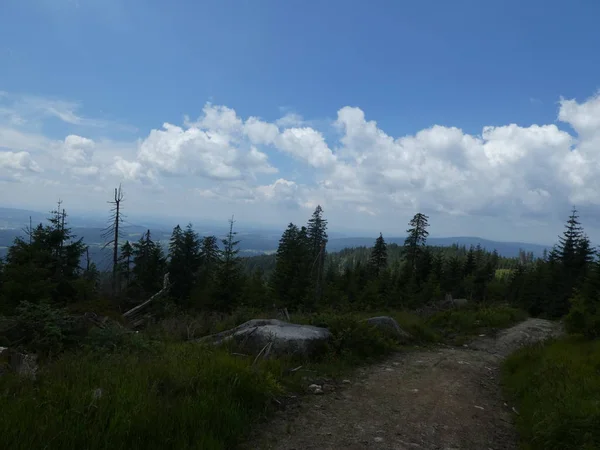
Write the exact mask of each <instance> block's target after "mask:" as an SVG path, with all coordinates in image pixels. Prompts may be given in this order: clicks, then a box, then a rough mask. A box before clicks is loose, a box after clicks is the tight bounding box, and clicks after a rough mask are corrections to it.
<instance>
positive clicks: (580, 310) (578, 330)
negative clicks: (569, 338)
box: [565, 294, 600, 339]
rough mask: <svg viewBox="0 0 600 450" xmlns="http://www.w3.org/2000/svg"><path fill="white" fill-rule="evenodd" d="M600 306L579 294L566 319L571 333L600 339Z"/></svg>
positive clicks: (572, 301) (572, 302)
mask: <svg viewBox="0 0 600 450" xmlns="http://www.w3.org/2000/svg"><path fill="white" fill-rule="evenodd" d="M599 306H600V305H599V304H598V302H596V301H595V299H594V300H591V299H589V298H586V297H584V296H583V295H581V294H579V295H576V296H575V297H574V298H573V299H572V300H571V310H570V311H569V314H568V315H567V316H566V317H565V326H566V329H567V331H568V332H569V333H574V334H583V335H584V336H585V337H587V338H591V339H594V338H598V337H600V307H599Z"/></svg>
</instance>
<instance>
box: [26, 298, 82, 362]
mask: <svg viewBox="0 0 600 450" xmlns="http://www.w3.org/2000/svg"><path fill="white" fill-rule="evenodd" d="M16 312H17V316H16V326H15V328H16V331H15V332H16V333H17V334H18V335H19V336H20V338H19V343H20V345H22V346H23V347H25V348H26V349H27V350H28V351H32V352H35V353H39V354H41V355H56V354H58V353H60V352H62V351H63V350H64V348H65V347H69V346H72V345H74V344H76V342H77V340H78V338H79V337H80V336H78V332H79V331H81V330H78V329H77V323H76V321H75V319H74V318H73V316H71V315H69V314H68V313H67V311H66V310H65V309H60V308H56V307H53V306H51V305H50V304H48V303H45V302H42V303H30V302H26V301H24V302H21V303H20V304H19V306H18V307H17V310H16Z"/></svg>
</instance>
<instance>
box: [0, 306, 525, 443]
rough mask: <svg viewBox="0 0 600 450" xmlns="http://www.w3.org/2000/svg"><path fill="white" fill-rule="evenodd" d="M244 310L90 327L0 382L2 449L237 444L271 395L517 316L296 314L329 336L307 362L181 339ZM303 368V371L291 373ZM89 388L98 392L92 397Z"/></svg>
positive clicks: (506, 311)
mask: <svg viewBox="0 0 600 450" xmlns="http://www.w3.org/2000/svg"><path fill="white" fill-rule="evenodd" d="M377 315H390V316H393V317H394V318H395V319H396V320H397V321H398V323H399V324H400V326H401V327H402V328H403V329H404V330H406V331H407V332H409V333H410V334H411V335H412V336H413V337H414V339H413V340H412V341H411V342H408V343H407V342H398V341H397V340H394V339H393V338H392V337H391V336H390V335H388V334H386V333H385V332H382V331H381V330H379V329H377V328H376V327H374V326H372V325H370V324H368V323H365V322H363V321H362V320H363V319H365V318H367V317H373V316H377ZM251 316H254V317H256V313H254V312H248V311H240V312H237V313H236V314H233V315H231V316H228V317H224V318H220V321H219V322H214V321H213V320H212V319H214V318H208V317H206V318H203V317H193V316H188V315H179V316H175V317H169V318H168V319H166V320H165V321H164V326H162V327H161V326H157V327H155V328H154V329H151V330H148V332H147V333H139V334H128V333H124V332H123V330H121V329H120V328H118V327H109V328H107V329H104V330H96V331H95V332H93V333H91V334H90V335H89V336H88V337H87V338H86V339H85V340H84V341H83V342H81V344H80V349H79V350H77V351H74V352H67V353H65V354H63V355H62V356H60V357H59V358H58V359H55V360H53V361H51V362H48V363H46V364H44V365H43V366H42V367H41V368H40V371H39V374H38V378H37V380H36V381H31V380H24V379H17V378H15V377H11V376H2V377H0V441H1V442H2V444H3V447H6V448H11V449H15V450H18V449H23V450H25V449H30V448H45V449H48V450H53V449H65V448H86V449H91V450H100V449H102V450H104V449H115V450H118V449H127V450H134V449H138V448H144V449H159V448H177V449H184V450H186V449H207V450H211V449H230V448H234V447H235V446H236V444H237V443H238V442H240V440H243V438H244V437H245V436H247V433H248V432H249V430H250V429H251V427H252V426H253V425H254V424H255V423H256V422H257V421H258V420H261V418H265V417H267V416H268V414H269V413H270V412H271V410H272V409H273V405H274V404H275V403H277V402H275V401H274V400H276V399H278V398H280V396H281V395H283V394H284V393H286V392H289V391H294V392H298V391H301V390H302V388H303V387H305V386H306V385H307V384H310V382H312V380H313V379H318V378H321V377H332V378H339V377H341V376H342V375H346V374H347V373H348V372H349V371H350V370H351V369H352V368H354V367H356V366H357V365H361V364H365V363H369V362H374V361H377V360H380V359H382V358H384V357H385V356H387V355H388V354H389V353H390V352H393V351H397V350H401V349H403V348H406V347H405V345H407V344H408V345H411V344H427V343H431V342H438V341H439V340H440V339H445V336H446V334H447V333H453V332H457V333H463V334H464V333H466V334H468V333H472V332H474V331H476V330H479V329H480V327H481V326H491V327H503V326H508V325H510V324H512V323H513V321H515V320H517V318H518V317H520V316H519V314H518V312H516V310H512V309H510V308H490V309H484V310H457V311H452V312H445V313H440V314H439V315H436V316H434V317H433V318H431V319H429V320H424V319H422V318H420V317H419V316H417V315H414V314H411V313H409V312H405V311H389V312H385V313H384V312H379V313H369V314H367V313H352V314H338V313H336V312H329V313H319V314H312V315H298V316H293V317H292V321H293V322H297V323H310V324H313V325H318V326H325V327H327V328H329V330H330V331H331V332H332V335H333V337H332V340H331V342H330V343H329V345H328V346H327V347H326V348H325V351H324V353H322V354H321V355H319V356H318V357H316V358H313V359H312V360H310V361H307V360H299V359H294V358H281V359H270V360H266V361H265V360H259V361H258V362H257V363H256V364H254V357H252V356H238V355H233V354H231V350H232V349H230V348H219V349H217V348H208V347H205V346H201V345H199V344H197V343H193V342H185V340H186V339H188V338H189V336H188V334H189V330H190V329H191V328H193V327H195V326H197V327H198V333H201V334H203V333H206V332H214V331H216V330H219V329H224V328H229V327H233V326H235V325H238V324H239V323H241V322H244V321H245V320H247V319H249V318H250V317H251ZM194 337H198V335H197V334H196V335H195V336H194ZM241 353H243V352H241ZM300 365H301V366H302V370H300V371H297V372H293V373H290V371H289V369H292V368H295V367H298V366H300ZM305 377H306V379H303V378H305ZM97 389H101V390H102V395H101V397H100V398H94V395H93V394H94V392H95V391H96V390H97Z"/></svg>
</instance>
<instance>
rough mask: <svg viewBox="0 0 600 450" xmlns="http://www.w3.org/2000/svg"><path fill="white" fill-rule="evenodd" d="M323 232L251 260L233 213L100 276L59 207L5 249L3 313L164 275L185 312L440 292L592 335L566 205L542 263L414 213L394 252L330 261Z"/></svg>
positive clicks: (366, 304)
mask: <svg viewBox="0 0 600 450" xmlns="http://www.w3.org/2000/svg"><path fill="white" fill-rule="evenodd" d="M59 206H60V205H59ZM113 219H114V218H113ZM117 223H118V220H117ZM327 227H328V224H327V219H326V216H325V213H324V211H323V210H322V208H321V207H320V206H318V207H317V208H316V209H315V211H314V212H313V214H312V216H311V217H310V218H308V221H307V223H306V224H299V225H298V224H293V223H290V224H289V225H288V226H287V228H286V229H285V230H284V231H283V233H282V235H281V239H280V241H279V247H278V250H277V253H276V254H275V255H265V256H258V257H250V258H241V257H239V256H238V250H237V245H238V244H239V240H238V239H237V238H236V231H235V221H234V219H233V218H232V219H231V220H230V231H229V233H228V234H227V235H226V236H225V237H224V238H223V239H221V240H222V246H219V245H218V244H219V242H218V241H219V239H218V238H217V237H215V236H203V237H200V236H199V235H198V234H197V233H196V232H195V231H194V228H193V226H192V224H187V225H185V226H184V227H183V228H182V227H181V226H180V225H177V226H176V227H175V228H174V229H173V232H172V235H171V239H170V241H169V243H168V248H163V246H162V245H161V244H160V243H158V242H156V241H154V240H153V237H152V232H151V230H148V231H147V232H145V233H144V234H143V235H142V236H141V237H140V239H139V240H138V241H137V242H129V241H122V240H120V239H118V237H117V240H116V241H115V240H114V239H113V240H112V241H110V242H109V244H110V245H114V243H115V242H116V243H117V245H115V247H116V248H115V250H116V251H115V258H114V261H113V268H112V270H111V271H110V272H109V273H101V272H99V271H98V269H97V268H96V266H95V265H94V264H93V263H90V262H89V259H88V258H86V250H87V247H86V245H85V244H84V241H83V237H81V236H73V235H72V234H71V230H70V229H69V224H68V216H67V214H66V212H65V210H64V209H63V210H55V211H52V213H51V214H50V217H49V219H48V222H47V223H46V224H39V225H37V226H36V227H33V228H32V229H28V228H27V229H26V230H25V235H24V236H22V237H20V238H17V239H16V240H15V242H14V244H13V246H12V247H10V249H9V252H8V255H7V257H6V260H5V261H3V262H2V265H1V266H0V269H1V272H0V273H1V278H0V280H1V284H0V299H1V311H2V312H4V313H5V314H7V315H12V314H14V313H15V312H16V311H17V310H19V309H20V308H21V309H22V308H23V305H31V304H39V305H44V306H46V307H50V308H51V307H60V308H62V307H69V306H70V305H74V304H78V303H81V302H86V301H87V302H90V301H93V300H98V299H101V300H102V301H103V302H104V303H106V304H108V305H111V306H112V307H114V308H115V310H116V311H123V310H125V309H126V308H127V307H130V306H132V305H136V304H139V303H141V302H143V301H144V300H147V299H148V298H149V297H150V296H151V295H153V294H154V293H156V292H158V291H159V290H160V289H161V288H162V286H163V278H164V275H165V274H167V273H168V274H169V292H168V295H167V296H166V297H167V300H165V301H164V302H165V303H169V304H172V305H173V306H174V307H176V308H179V309H181V310H188V311H194V312H203V311H210V312H220V313H231V312H232V311H235V310H236V309H239V308H251V309H256V310H266V309H269V308H271V309H272V308H275V309H282V308H287V309H288V310H289V311H298V312H304V313H309V312H315V311H320V310H326V309H332V308H333V309H336V310H344V311H356V310H382V309H412V310H418V309H419V308H424V307H427V306H428V305H430V304H432V303H435V302H437V301H440V300H442V299H444V298H445V296H446V294H450V295H452V297H453V298H465V299H467V300H468V301H469V302H472V303H474V304H482V305H491V304H498V303H507V304H510V305H512V306H514V307H517V308H520V309H523V310H525V311H527V312H528V313H529V314H530V315H532V316H535V317H537V316H540V317H547V318H560V317H563V316H567V315H568V317H569V323H571V322H572V323H573V326H574V327H577V328H579V329H580V330H581V331H582V332H583V331H585V333H587V334H590V335H595V334H596V333H597V332H598V331H597V326H598V325H596V324H595V322H594V321H595V320H597V319H596V312H595V311H596V307H595V305H596V303H597V298H598V295H599V294H600V292H599V291H598V289H600V264H599V263H598V260H597V258H596V251H595V249H594V248H592V246H591V244H590V241H589V239H588V237H587V236H586V234H585V232H584V229H583V227H582V225H581V223H580V219H579V217H578V214H577V211H575V210H573V211H572V214H571V215H570V217H569V218H568V220H567V221H566V223H565V229H564V231H563V233H562V234H561V235H560V236H559V237H558V240H557V243H556V245H555V246H554V248H553V249H552V250H551V251H550V252H547V253H546V254H544V256H543V257H542V258H534V257H533V255H532V254H525V253H523V254H521V255H520V257H518V258H504V257H501V256H499V255H498V253H497V252H496V251H495V250H493V249H491V251H490V250H488V249H483V248H481V247H479V246H477V247H471V248H465V247H459V246H457V245H454V246H451V247H430V246H428V245H427V236H428V235H429V231H428V230H429V228H430V224H429V220H428V217H427V216H426V215H424V214H421V213H417V214H415V216H414V217H413V218H412V220H411V221H410V223H409V227H408V229H407V230H406V234H407V238H406V241H405V243H404V246H398V245H389V246H388V245H387V244H386V242H385V237H384V236H383V235H381V234H379V236H378V237H376V238H374V239H373V247H372V248H353V249H346V250H343V251H341V252H337V253H334V254H328V252H327Z"/></svg>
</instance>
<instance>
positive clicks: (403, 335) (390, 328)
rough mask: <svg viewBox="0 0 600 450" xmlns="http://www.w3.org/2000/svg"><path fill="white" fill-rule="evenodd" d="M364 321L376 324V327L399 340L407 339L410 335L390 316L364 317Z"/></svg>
mask: <svg viewBox="0 0 600 450" xmlns="http://www.w3.org/2000/svg"><path fill="white" fill-rule="evenodd" d="M365 322H367V323H370V324H371V325H374V326H376V327H377V328H379V329H381V330H382V331H384V332H386V333H388V334H390V335H391V336H393V337H394V338H396V339H399V340H401V341H407V340H410V338H411V335H410V334H408V333H407V332H406V331H404V330H403V329H402V328H400V325H398V322H396V320H395V319H394V318H392V317H389V316H378V317H371V318H370V319H365Z"/></svg>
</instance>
